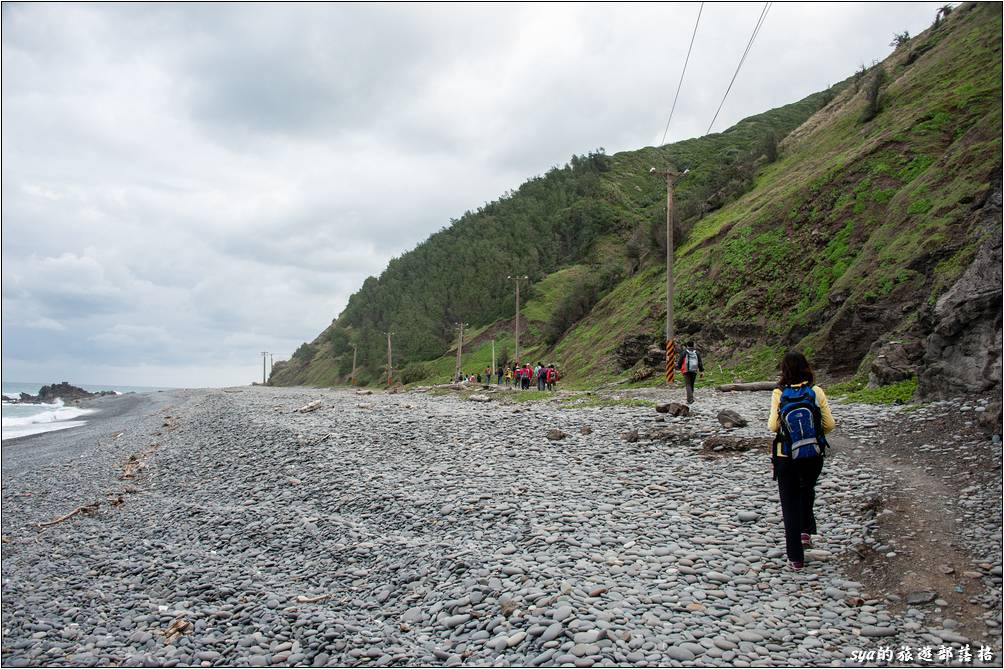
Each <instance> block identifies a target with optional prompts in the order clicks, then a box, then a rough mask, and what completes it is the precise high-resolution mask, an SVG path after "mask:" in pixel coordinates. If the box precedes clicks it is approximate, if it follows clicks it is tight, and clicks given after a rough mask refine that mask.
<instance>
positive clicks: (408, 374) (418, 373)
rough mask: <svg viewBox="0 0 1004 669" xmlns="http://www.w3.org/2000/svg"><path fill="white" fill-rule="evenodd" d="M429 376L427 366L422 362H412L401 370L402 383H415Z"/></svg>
mask: <svg viewBox="0 0 1004 669" xmlns="http://www.w3.org/2000/svg"><path fill="white" fill-rule="evenodd" d="M427 376H429V366H428V365H426V364H425V363H424V362H412V363H410V364H408V365H407V366H405V368H404V369H402V370H401V382H402V383H416V382H418V381H421V380H422V379H424V378H426V377H427Z"/></svg>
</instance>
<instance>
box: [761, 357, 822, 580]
mask: <svg viewBox="0 0 1004 669" xmlns="http://www.w3.org/2000/svg"><path fill="white" fill-rule="evenodd" d="M814 380H815V377H814V375H813V373H812V367H811V366H809V361H808V360H806V359H805V356H804V355H802V354H801V353H799V352H798V351H789V352H788V353H786V354H785V356H784V358H783V359H782V360H781V378H780V380H779V381H778V384H777V385H778V387H777V388H776V389H775V390H774V392H773V394H772V395H771V398H770V417H769V419H768V421H767V428H768V429H769V430H770V431H771V432H774V433H775V435H776V436H775V438H774V444H773V446H772V448H771V462H772V464H773V468H774V478H775V479H776V480H777V490H778V495H779V497H780V500H781V517H782V519H783V520H784V539H785V550H786V553H787V555H788V560H789V562H790V563H791V568H792V569H795V570H798V569H801V568H802V567H803V566H804V564H805V549H806V548H810V547H811V546H812V535H813V534H816V517H815V515H814V514H813V511H812V507H813V505H814V504H815V501H816V480H817V479H818V478H819V474H820V472H822V470H823V458H824V455H825V452H826V436H825V435H826V434H827V433H828V432H830V431H831V430H833V428H834V427H836V422H835V421H834V420H833V414H831V413H830V405H829V403H828V402H827V399H826V393H824V392H823V389H822V388H820V387H819V386H816V385H813V382H814Z"/></svg>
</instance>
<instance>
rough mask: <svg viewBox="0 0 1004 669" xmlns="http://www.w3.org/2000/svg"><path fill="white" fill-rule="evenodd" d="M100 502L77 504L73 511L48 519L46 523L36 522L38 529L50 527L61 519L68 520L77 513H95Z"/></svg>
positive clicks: (60, 521) (61, 520)
mask: <svg viewBox="0 0 1004 669" xmlns="http://www.w3.org/2000/svg"><path fill="white" fill-rule="evenodd" d="M100 504H101V503H100V502H94V503H92V504H87V505H86V506H78V507H77V508H76V509H74V510H73V511H70V512H69V513H68V514H66V515H65V516H60V517H59V518H56V519H55V520H50V521H49V522H47V523H38V529H40V530H44V529H45V528H47V527H52V526H53V525H58V524H59V523H62V522H63V521H66V520H69V519H70V518H73V517H74V516H75V515H77V514H78V513H83V514H85V515H90V514H92V513H95V512H97V510H98V506H100Z"/></svg>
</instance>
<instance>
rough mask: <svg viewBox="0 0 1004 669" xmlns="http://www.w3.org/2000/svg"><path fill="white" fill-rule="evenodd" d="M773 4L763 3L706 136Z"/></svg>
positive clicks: (716, 118)
mask: <svg viewBox="0 0 1004 669" xmlns="http://www.w3.org/2000/svg"><path fill="white" fill-rule="evenodd" d="M773 4H774V3H773V2H765V3H763V9H762V10H761V11H760V18H758V19H757V22H756V27H754V28H753V34H752V35H750V41H749V42H748V43H747V44H746V50H745V51H743V55H742V58H740V59H739V65H737V66H736V71H735V74H733V75H732V81H730V82H729V87H728V88H727V89H725V95H724V96H723V97H722V103H721V104H720V105H718V111H716V112H715V116H714V118H712V119H711V123H709V124H708V131H707V132H706V133H704V134H705V136H707V135H708V134H710V133H711V128H712V127H714V125H715V121H717V120H718V114H720V113H721V111H722V107H724V106H725V99H726V98H728V97H729V91H731V90H732V84H734V83H736V77H738V76H739V70H740V69H742V66H743V63H744V62H746V56H747V55H749V52H750V49H751V48H752V47H753V41H754V40H755V39H756V36H757V33H759V32H760V26H762V25H763V21H764V19H765V18H767V12H768V11H770V7H771V5H773Z"/></svg>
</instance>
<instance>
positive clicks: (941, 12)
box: [934, 5, 952, 28]
mask: <svg viewBox="0 0 1004 669" xmlns="http://www.w3.org/2000/svg"><path fill="white" fill-rule="evenodd" d="M951 13H952V6H951V5H942V6H941V7H938V11H937V13H936V14H935V15H934V27H935V28H937V27H938V26H939V25H941V20H942V19H947V18H948V15H949V14H951Z"/></svg>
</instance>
